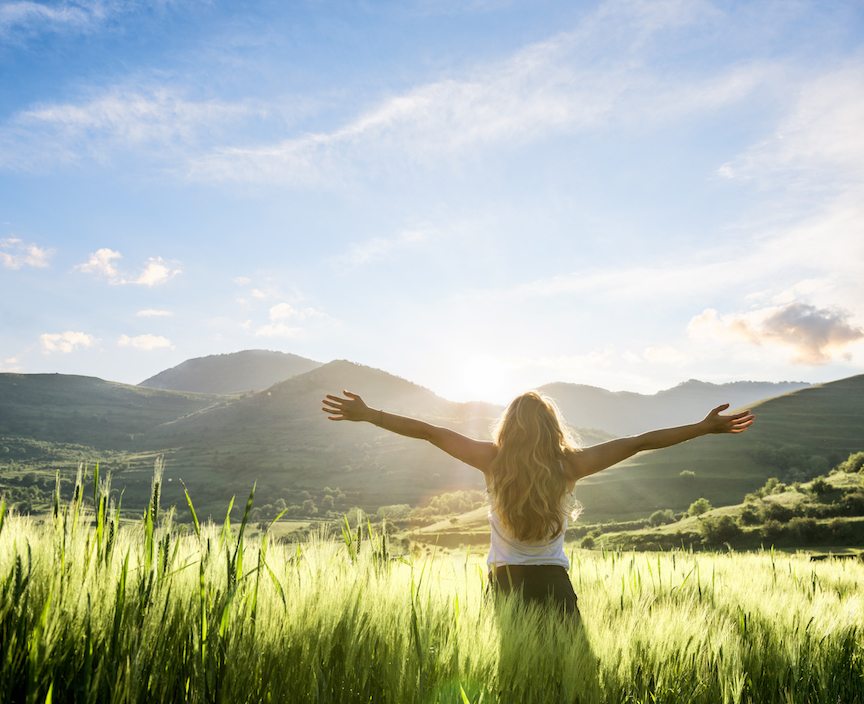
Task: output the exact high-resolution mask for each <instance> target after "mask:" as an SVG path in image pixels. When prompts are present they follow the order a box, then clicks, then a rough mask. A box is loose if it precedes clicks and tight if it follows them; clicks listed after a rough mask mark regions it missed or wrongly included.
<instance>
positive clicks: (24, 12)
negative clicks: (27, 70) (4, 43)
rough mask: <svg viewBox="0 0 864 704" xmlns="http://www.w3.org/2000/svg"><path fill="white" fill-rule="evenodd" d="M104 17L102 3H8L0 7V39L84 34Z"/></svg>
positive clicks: (104, 11) (103, 4) (104, 10)
mask: <svg viewBox="0 0 864 704" xmlns="http://www.w3.org/2000/svg"><path fill="white" fill-rule="evenodd" d="M106 14H107V13H106V9H105V3H102V2H76V3H74V4H70V3H63V4H50V5H49V4H47V3H41V2H28V1H26V0H25V1H23V2H9V3H5V4H3V5H0V38H7V39H8V38H12V39H16V38H17V39H19V40H21V39H24V38H26V37H29V36H32V35H35V34H43V33H47V32H68V31H72V32H82V31H87V30H90V29H92V28H93V27H94V26H96V25H98V24H100V23H101V22H102V21H103V20H104V18H105V17H106Z"/></svg>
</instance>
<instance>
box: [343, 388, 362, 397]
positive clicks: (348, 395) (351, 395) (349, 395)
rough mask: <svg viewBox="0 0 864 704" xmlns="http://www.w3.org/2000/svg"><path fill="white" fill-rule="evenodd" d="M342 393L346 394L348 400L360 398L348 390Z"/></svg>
mask: <svg viewBox="0 0 864 704" xmlns="http://www.w3.org/2000/svg"><path fill="white" fill-rule="evenodd" d="M342 393H343V394H345V395H346V396H347V397H348V398H359V397H358V396H357V394H355V393H351V392H350V391H348V390H347V389H342Z"/></svg>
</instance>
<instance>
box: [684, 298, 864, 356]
mask: <svg viewBox="0 0 864 704" xmlns="http://www.w3.org/2000/svg"><path fill="white" fill-rule="evenodd" d="M850 317H851V314H850V313H849V312H848V311H845V310H840V309H827V308H816V307H815V306H812V305H808V304H806V303H797V302H796V303H790V304H788V305H785V306H772V307H767V308H762V309H757V310H752V311H747V312H744V313H730V314H725V315H721V314H720V313H718V311H717V310H715V309H713V308H709V309H706V310H704V311H703V312H702V313H700V314H699V315H697V316H695V317H694V318H693V319H692V320H691V321H690V324H689V326H688V330H689V332H690V333H691V335H693V336H694V337H696V338H702V339H707V340H712V341H715V342H723V341H728V340H733V341H735V340H743V341H745V342H748V343H750V344H753V345H780V346H783V347H785V348H788V349H790V350H791V351H792V353H793V361H794V362H796V363H798V364H825V363H827V362H830V361H832V360H833V359H834V358H835V357H841V356H843V354H844V350H845V348H847V347H848V346H849V345H850V344H852V343H854V342H858V341H859V340H862V339H864V329H862V328H860V327H857V326H855V325H852V324H850V322H849V319H850Z"/></svg>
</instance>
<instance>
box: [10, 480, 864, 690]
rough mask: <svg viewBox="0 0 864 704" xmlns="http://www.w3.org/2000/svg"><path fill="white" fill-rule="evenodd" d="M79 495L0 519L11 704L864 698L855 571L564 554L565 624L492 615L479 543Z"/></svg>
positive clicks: (668, 556)
mask: <svg viewBox="0 0 864 704" xmlns="http://www.w3.org/2000/svg"><path fill="white" fill-rule="evenodd" d="M75 493H76V496H77V498H74V499H73V500H72V501H71V502H70V503H69V504H66V505H61V504H60V502H59V500H58V501H57V503H56V504H55V510H54V512H53V513H52V514H49V515H48V516H46V517H42V518H41V519H40V518H31V517H26V516H6V517H5V520H2V522H0V593H2V598H0V692H3V693H4V699H6V700H7V701H20V702H40V703H41V702H60V701H76V702H115V701H116V702H133V701H134V702H153V701H159V702H169V701H190V702H210V701H214V702H218V701H223V702H283V701H284V702H297V701H304V702H305V701H311V702H463V703H464V702H479V701H483V702H560V701H568V702H594V701H604V702H616V703H617V702H646V703H647V702H706V703H707V702H710V703H712V704H714V703H717V702H760V703H766V702H784V703H788V702H844V703H853V702H862V701H864V638H862V632H864V631H862V629H864V592H862V589H861V584H862V580H864V565H862V564H860V563H859V562H853V561H826V562H820V563H810V562H808V561H807V559H806V558H805V557H798V556H789V555H782V556H781V555H779V554H773V553H759V554H722V555H721V554H711V553H703V554H692V553H687V552H670V553H663V554H660V553H655V554H651V553H643V554H631V553H619V552H607V553H595V552H589V551H578V550H575V549H574V550H573V552H572V562H573V565H572V570H571V576H572V579H573V582H574V585H575V588H576V591H577V594H578V595H579V607H580V610H581V612H582V617H583V623H584V628H575V627H573V626H572V625H570V624H564V623H561V622H560V621H559V619H558V618H557V617H555V616H554V615H549V614H542V613H537V612H535V611H531V610H525V609H520V608H519V607H518V605H517V604H515V603H514V602H512V601H504V602H502V603H501V604H500V605H499V606H498V608H497V609H496V608H495V607H494V606H495V605H494V604H493V603H492V602H491V601H489V600H488V599H487V598H486V597H485V596H484V588H485V565H484V564H483V559H482V556H481V555H479V554H476V553H475V554H467V553H443V552H442V553H433V554H431V555H429V554H425V555H423V556H412V555H410V554H409V555H394V554H391V552H390V550H389V549H388V543H387V540H386V538H385V537H384V536H383V535H382V534H375V533H374V531H372V532H371V534H370V530H369V529H368V528H367V529H366V530H355V529H353V528H352V529H351V530H350V531H348V530H346V531H345V532H344V533H343V539H342V540H341V541H339V540H333V539H326V538H323V537H321V538H313V539H310V540H307V541H304V542H302V543H287V542H279V543H270V542H269V536H268V534H267V533H264V534H262V535H259V536H258V537H256V538H251V537H250V536H249V534H248V532H247V530H246V529H247V525H246V523H245V521H244V522H242V523H241V524H240V525H231V524H230V523H228V522H226V523H225V524H223V525H221V526H218V525H213V524H206V525H200V526H199V525H198V523H197V521H195V522H194V524H193V526H192V527H189V526H184V527H182V528H176V527H174V526H173V524H172V520H171V519H172V515H171V513H170V512H169V513H168V514H167V515H165V514H161V513H160V511H159V510H158V493H159V492H158V483H157V491H156V492H155V494H154V500H153V501H152V502H151V504H150V507H149V508H148V510H147V511H146V512H145V514H144V518H143V519H142V520H141V521H140V522H138V523H128V522H123V523H121V522H120V521H119V519H118V517H117V515H116V512H113V511H112V510H111V509H110V508H109V507H108V505H107V496H108V495H109V493H108V488H107V487H105V486H104V485H103V486H98V487H96V488H95V489H94V490H93V491H92V494H91V490H89V489H87V490H86V491H85V488H84V487H81V486H80V485H79V487H78V489H77V490H76V492H75ZM85 497H86V498H85ZM91 497H92V498H91ZM250 498H251V497H250ZM91 501H92V503H93V505H94V506H96V507H98V508H97V509H96V511H95V515H94V512H93V511H92V510H88V509H87V506H88V505H89V504H90V503H91ZM248 505H249V504H248V503H247V509H248ZM247 513H248V510H247ZM268 543H269V544H268Z"/></svg>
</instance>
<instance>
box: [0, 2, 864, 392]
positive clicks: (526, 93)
mask: <svg viewBox="0 0 864 704" xmlns="http://www.w3.org/2000/svg"><path fill="white" fill-rule="evenodd" d="M0 61H2V66H3V70H2V74H0V75H2V78H0V82H2V88H3V89H2V91H0V110H2V112H0V300H2V303H0V318H2V325H0V371H19V372H27V373H31V372H55V371H56V372H61V373H74V374H87V375H96V376H100V377H103V378H108V379H112V380H117V381H123V382H128V383H137V382H139V381H141V380H143V379H144V378H146V377H149V376H151V375H153V374H155V373H157V372H158V371H160V370H162V369H165V368H167V367H171V366H174V365H176V364H178V363H180V362H182V361H183V360H185V359H188V358H190V357H198V356H203V355H208V354H215V353H223V352H234V351H237V350H241V349H250V348H263V349H272V350H281V351H286V352H293V353H295V354H299V355H303V356H305V357H310V358H312V359H315V360H318V361H321V362H326V361H329V360H331V359H349V360H351V361H355V362H359V363H362V364H367V365H371V366H373V367H378V368H382V369H385V370H386V371H388V372H391V373H394V374H397V375H399V376H402V377H405V378H407V379H410V380H411V381H414V382H417V383H419V384H422V385H424V386H428V387H429V388H431V389H433V390H434V391H436V392H437V393H439V394H441V395H443V396H445V397H447V398H450V399H453V400H472V399H482V400H488V401H494V402H502V403H503V402H506V401H507V400H508V398H509V397H510V396H512V395H513V394H515V393H516V392H518V391H521V390H524V389H526V388H531V387H534V386H539V385H541V384H545V383H548V382H552V381H567V382H578V383H586V384H592V385H596V386H602V387H605V388H609V389H612V390H622V389H627V390H632V391H640V392H649V393H650V392H654V391H656V390H658V389H661V388H667V387H670V386H673V385H675V384H678V383H680V382H682V381H684V380H686V379H689V378H698V379H702V380H705V381H713V382H726V381H733V380H739V379H759V380H766V381H779V380H802V381H809V382H819V381H828V380H833V379H839V378H841V377H846V376H850V375H853V374H859V373H862V372H864V236H862V232H864V129H862V125H864V5H862V4H861V3H860V2H853V1H848V2H844V1H842V0H838V1H836V2H830V3H825V2H815V1H814V2H788V3H784V2H780V3H778V2H753V3H736V2H713V3H712V2H700V1H697V0H693V1H681V2H676V1H669V2H666V1H658V2H641V1H637V0H631V1H628V0H621V1H610V2H599V3H597V2H590V3H573V2H545V1H540V2H531V3H517V2H508V1H506V0H501V1H498V0H489V1H481V0H476V1H474V0H471V1H468V2H464V1H460V2H457V1H456V0H416V1H412V0H408V1H406V2H400V3H390V2H388V3H376V2H372V3H357V4H349V3H330V2H297V3H278V2H264V3H251V4H248V3H225V2H212V3H204V2H191V3H173V2H164V3H156V4H155V6H153V7H151V5H150V4H148V3H136V2H122V3H121V2H114V1H113V0H109V1H108V2H89V1H82V2H76V3H47V2H46V3H37V2H26V3H25V2H9V3H2V4H0ZM356 391H358V392H360V393H362V391H363V390H362V389H357V390H356Z"/></svg>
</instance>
